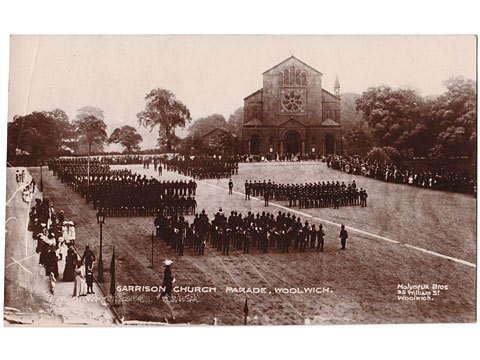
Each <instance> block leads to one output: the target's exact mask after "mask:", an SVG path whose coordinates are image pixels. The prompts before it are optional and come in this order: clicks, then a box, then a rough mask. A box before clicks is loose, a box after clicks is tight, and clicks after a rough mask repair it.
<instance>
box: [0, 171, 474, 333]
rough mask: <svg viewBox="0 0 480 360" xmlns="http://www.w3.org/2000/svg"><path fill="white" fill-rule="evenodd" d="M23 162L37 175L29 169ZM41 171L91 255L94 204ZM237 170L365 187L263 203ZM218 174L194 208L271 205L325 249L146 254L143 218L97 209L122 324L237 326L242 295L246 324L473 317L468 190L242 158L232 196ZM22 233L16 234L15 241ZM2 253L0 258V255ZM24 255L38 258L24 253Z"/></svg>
mask: <svg viewBox="0 0 480 360" xmlns="http://www.w3.org/2000/svg"><path fill="white" fill-rule="evenodd" d="M112 168H125V166H114V167H112ZM128 168H131V169H132V171H133V172H136V173H139V174H145V175H147V176H155V177H157V178H159V179H161V180H184V179H186V178H185V177H183V176H181V175H179V174H177V173H173V172H167V171H165V170H164V172H163V176H161V177H159V176H158V173H156V172H155V171H154V169H153V166H150V169H144V168H143V166H142V165H132V166H128ZM29 171H30V173H31V174H32V175H33V176H34V178H35V179H36V181H37V184H39V182H40V168H30V169H29ZM42 177H43V188H44V192H43V196H44V197H46V198H49V199H50V201H51V203H53V205H54V207H55V209H56V211H57V212H58V211H60V210H64V211H65V217H66V218H67V219H71V220H73V221H74V222H75V226H76V233H77V240H76V245H77V248H78V249H79V251H80V252H83V250H84V248H85V246H86V245H87V244H89V245H90V248H92V250H93V251H94V252H95V254H96V256H97V259H98V255H99V250H100V249H99V231H100V229H99V226H98V225H97V223H96V210H93V208H92V205H91V204H89V205H87V204H86V203H85V199H82V198H81V197H80V195H79V194H78V193H75V192H73V190H72V189H70V188H69V187H68V186H66V185H65V184H62V183H61V182H60V181H59V180H58V179H57V178H56V177H54V176H53V173H52V172H51V171H48V170H47V169H46V167H44V168H43V174H42ZM246 179H248V180H257V181H262V182H263V180H267V181H268V180H269V179H271V180H272V181H275V182H277V183H310V182H318V181H332V180H333V181H337V180H338V181H340V182H342V181H344V182H345V183H346V184H348V183H351V182H352V180H355V182H356V183H357V187H359V188H360V187H362V188H365V189H366V190H367V192H368V206H367V207H366V208H363V207H360V206H348V207H340V209H337V210H335V209H333V208H320V209H298V207H296V208H289V207H288V204H287V203H286V202H276V201H274V200H271V201H270V205H269V206H268V207H266V206H264V202H263V199H262V198H258V199H257V198H254V197H251V200H245V196H244V183H245V180H246ZM228 180H229V179H220V180H200V181H198V180H197V184H198V187H197V194H196V200H197V203H198V207H197V212H201V211H202V209H205V211H206V213H207V214H208V216H209V218H210V219H211V218H212V216H213V214H214V213H216V212H217V211H218V210H219V209H220V208H222V210H223V212H224V213H225V214H226V216H227V217H228V215H229V214H230V212H231V211H233V210H236V211H237V212H241V213H242V214H247V212H248V211H252V212H254V213H257V212H260V213H261V212H262V211H266V212H270V213H274V214H275V216H276V214H277V213H278V211H282V212H290V213H291V214H294V215H296V216H300V217H301V219H302V222H305V221H308V222H309V223H310V224H315V225H316V226H317V227H318V224H323V227H324V230H325V233H326V236H325V248H324V251H323V252H317V251H315V250H314V249H310V248H307V252H305V253H301V252H299V251H298V250H297V249H293V246H292V247H291V249H290V252H289V253H281V252H280V251H278V250H277V249H275V248H269V252H268V253H263V252H262V251H261V250H260V249H257V248H254V247H251V249H250V253H249V254H243V253H242V252H240V251H238V250H233V249H232V248H231V251H230V254H229V255H222V254H221V252H218V251H217V250H216V249H214V248H212V247H211V246H210V245H209V244H207V246H206V249H205V255H204V256H201V255H198V254H196V253H195V252H193V251H192V250H191V249H189V248H185V255H184V256H178V255H177V254H176V253H174V252H173V251H172V250H171V249H170V248H169V247H168V246H167V245H166V244H165V243H164V242H163V241H160V240H159V239H158V238H156V237H155V238H154V244H153V264H152V245H151V244H152V233H153V231H154V225H153V220H154V219H153V217H119V218H106V220H105V224H104V226H103V249H102V250H103V262H104V268H105V271H104V278H105V281H104V283H103V284H102V286H103V288H104V290H105V291H106V293H108V290H109V288H110V274H109V271H108V269H109V266H110V261H111V257H112V251H113V246H115V255H116V288H117V304H118V305H117V306H116V307H115V309H116V311H117V313H118V315H119V316H120V317H121V318H123V319H124V320H125V323H128V322H130V323H135V322H139V323H143V322H155V323H159V322H162V323H163V322H168V323H177V324H187V323H189V324H219V325H220V324H221V325H241V324H244V322H245V318H244V311H243V310H244V306H245V299H246V298H247V303H248V310H249V311H248V318H247V323H248V324H271V325H274V324H276V325H280V324H338V323H343V324H345V323H352V324H354V323H419V322H420V323H434V322H473V321H475V319H476V313H475V304H476V298H475V296H476V247H477V245H476V199H475V198H473V197H472V196H469V195H463V194H456V193H448V192H442V191H432V190H425V189H420V188H416V187H412V186H407V185H399V184H392V183H385V182H382V181H378V180H372V179H368V178H365V177H361V176H355V175H349V174H346V173H343V172H340V171H336V170H332V169H329V168H327V166H326V164H325V163H320V162H301V163H286V162H285V163H275V162H271V163H241V164H239V174H238V175H237V176H234V177H232V180H233V183H234V192H233V194H232V195H228V185H227V183H228ZM7 196H8V190H7ZM7 201H8V199H7ZM20 201H21V199H20ZM7 211H8V204H7ZM22 211H24V212H25V211H26V210H22ZM7 216H8V213H7ZM188 220H189V221H190V222H191V220H192V217H191V216H190V217H188ZM341 224H344V225H345V226H346V227H347V231H348V233H349V238H348V240H347V246H346V250H345V251H341V250H340V241H339V239H338V236H339V232H340V225H341ZM22 236H23V235H21V234H19V238H18V241H21V242H22V244H23V241H25V240H24V239H23V238H22ZM32 243H33V242H32ZM8 249H9V244H8V243H7V252H8ZM26 255H31V254H30V253H29V252H28V251H27V253H26ZM22 256H23V254H15V256H14V258H15V259H16V258H17V257H20V258H21V257H22ZM32 259H35V260H36V261H37V260H38V259H37V258H34V257H33V258H32ZM165 259H171V260H173V265H172V274H173V277H174V278H175V279H176V281H175V283H174V286H175V287H176V288H174V292H173V295H175V296H174V298H173V299H172V300H171V301H170V302H169V303H165V302H164V301H163V299H161V298H160V296H159V295H160V292H158V291H157V292H155V291H152V288H153V289H155V288H158V287H159V286H160V285H161V284H162V280H163V270H164V265H163V263H162V262H163V261H164V260H165ZM10 262H11V261H9V260H8V259H7V262H6V264H7V265H8V264H10ZM37 262H38V261H37ZM34 266H38V265H36V262H35V261H32V264H31V267H32V268H33V267H34ZM16 271H21V270H16ZM95 271H96V270H95ZM7 277H8V270H7ZM7 281H8V278H7ZM45 283H46V279H45ZM7 285H8V284H7ZM45 286H46V285H45ZM147 287H148V289H150V291H148V290H147ZM175 289H177V290H175ZM35 291H36V289H35ZM31 296H36V294H32V295H31Z"/></svg>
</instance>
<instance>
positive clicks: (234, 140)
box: [202, 128, 240, 155]
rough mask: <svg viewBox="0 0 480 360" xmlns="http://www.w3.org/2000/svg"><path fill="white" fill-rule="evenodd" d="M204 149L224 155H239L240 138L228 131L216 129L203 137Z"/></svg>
mask: <svg viewBox="0 0 480 360" xmlns="http://www.w3.org/2000/svg"><path fill="white" fill-rule="evenodd" d="M202 147H203V148H210V149H212V150H217V152H218V153H222V154H224V155H233V154H236V153H238V151H239V150H240V149H239V144H238V136H237V135H235V134H233V133H231V132H230V131H228V130H227V129H222V128H215V129H213V130H211V131H209V132H208V133H206V134H205V135H203V136H202Z"/></svg>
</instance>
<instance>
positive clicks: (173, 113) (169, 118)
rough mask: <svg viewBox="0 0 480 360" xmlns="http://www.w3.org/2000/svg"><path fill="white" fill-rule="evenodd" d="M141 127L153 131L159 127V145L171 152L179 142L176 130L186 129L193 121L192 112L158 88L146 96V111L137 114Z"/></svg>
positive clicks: (172, 95)
mask: <svg viewBox="0 0 480 360" xmlns="http://www.w3.org/2000/svg"><path fill="white" fill-rule="evenodd" d="M137 119H138V122H139V124H140V125H142V126H145V127H150V130H153V129H154V128H155V127H156V126H158V144H159V145H162V146H165V147H166V149H167V151H171V150H172V149H173V146H174V145H175V144H176V143H177V142H178V138H177V137H176V135H175V128H177V127H181V128H184V127H185V125H186V124H187V123H188V122H190V121H191V117H190V111H189V110H188V108H187V107H186V106H185V105H184V104H183V103H182V102H181V101H179V100H177V98H176V97H175V95H174V94H173V93H172V92H171V91H169V90H166V89H161V88H156V89H153V90H152V91H150V92H149V93H148V94H147V95H146V96H145V109H144V110H143V111H141V112H139V113H138V114H137Z"/></svg>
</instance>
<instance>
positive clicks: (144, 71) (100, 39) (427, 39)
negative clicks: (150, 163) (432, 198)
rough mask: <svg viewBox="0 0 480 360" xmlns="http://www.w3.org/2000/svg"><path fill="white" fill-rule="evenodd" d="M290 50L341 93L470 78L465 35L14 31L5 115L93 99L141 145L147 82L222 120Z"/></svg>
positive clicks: (434, 85)
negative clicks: (49, 33) (30, 33)
mask: <svg viewBox="0 0 480 360" xmlns="http://www.w3.org/2000/svg"><path fill="white" fill-rule="evenodd" d="M291 55H294V56H295V57H297V58H298V59H300V60H302V61H304V62H306V63H307V64H309V65H310V66H312V67H314V68H315V69H317V70H319V71H320V72H322V73H323V77H322V82H323V87H324V88H325V89H326V90H328V91H333V84H334V81H335V76H337V75H338V78H339V80H340V85H341V93H346V92H355V93H359V94H361V93H362V92H363V91H365V90H367V89H368V88H369V87H372V86H380V85H389V86H391V87H394V88H396V87H409V88H412V89H415V90H416V91H418V92H419V93H420V94H421V95H424V96H426V95H439V94H441V93H443V92H444V91H445V88H444V86H443V82H444V81H445V80H447V79H449V78H451V77H456V76H464V77H466V78H469V79H472V80H476V38H475V37H474V36H472V35H453V36H380V35H374V36H361V35H357V36H318V35H311V36H299V35H296V36H279V35H263V36H260V35H251V36H241V35H231V36H218V35H216V36H213V35H212V36H207V35H192V36H190V35H178V36H172V35H170V36H158V35H155V36H154V35H151V36H143V35H131V36H105V35H103V36H96V35H92V36H86V35H71V36H27V35H20V36H12V37H11V42H10V75H9V103H8V120H9V121H11V120H12V119H13V116H14V115H25V114H28V113H31V112H32V111H43V110H52V109H55V108H60V109H62V110H64V111H65V112H66V113H67V115H68V116H69V118H70V119H74V118H75V116H76V111H77V110H78V109H80V108H82V107H84V106H97V107H99V108H101V109H102V110H103V111H104V114H105V122H106V124H107V133H108V134H110V133H111V132H112V131H113V130H114V129H115V128H116V127H119V126H122V125H126V124H128V125H131V126H134V127H136V128H137V129H138V130H139V133H140V134H141V135H142V136H143V139H144V140H143V142H142V144H141V147H142V148H143V149H148V148H153V147H155V145H156V138H157V132H156V130H153V132H150V131H149V130H148V129H145V128H140V126H139V125H138V122H137V119H136V114H137V113H138V112H140V111H141V110H143V109H144V106H145V99H144V98H145V95H146V94H147V93H148V92H149V91H150V90H152V89H154V88H157V87H160V88H166V89H169V90H170V91H172V92H173V93H174V94H175V95H176V97H177V99H179V100H180V101H182V102H183V103H184V104H185V105H186V106H187V107H188V108H189V110H190V113H191V116H192V119H193V120H195V119H198V118H200V117H204V116H208V115H210V114H214V113H219V114H222V115H223V116H224V117H225V119H226V120H228V118H229V116H230V114H232V113H233V112H234V111H235V110H236V109H237V108H239V107H241V106H242V105H243V98H244V97H246V96H247V95H249V94H251V93H252V92H254V91H256V90H258V89H260V88H261V87H262V73H263V72H264V71H266V70H268V69H269V68H271V67H272V66H274V65H276V64H278V63H280V62H281V61H283V60H285V59H286V58H288V57H290V56H291ZM187 128H188V126H187ZM187 128H185V129H183V130H177V135H179V136H180V137H183V136H185V135H186V129H187ZM107 150H120V146H119V145H112V146H110V147H109V148H107Z"/></svg>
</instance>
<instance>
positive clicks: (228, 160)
mask: <svg viewBox="0 0 480 360" xmlns="http://www.w3.org/2000/svg"><path fill="white" fill-rule="evenodd" d="M163 161H164V164H165V166H166V168H167V170H169V171H176V172H178V173H179V174H182V175H185V176H190V177H193V178H194V179H221V178H229V177H231V176H232V175H238V158H237V157H231V156H218V157H217V156H195V157H189V156H177V157H175V158H173V159H170V160H163Z"/></svg>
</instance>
